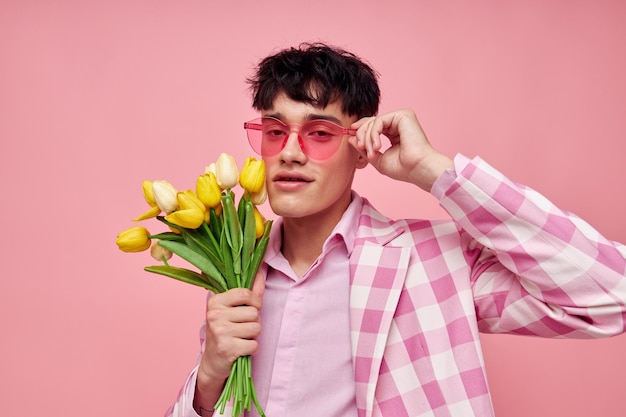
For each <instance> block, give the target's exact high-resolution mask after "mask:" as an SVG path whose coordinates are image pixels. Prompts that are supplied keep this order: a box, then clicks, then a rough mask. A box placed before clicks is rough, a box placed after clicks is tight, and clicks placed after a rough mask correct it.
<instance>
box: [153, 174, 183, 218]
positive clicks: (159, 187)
mask: <svg viewBox="0 0 626 417" xmlns="http://www.w3.org/2000/svg"><path fill="white" fill-rule="evenodd" d="M152 193H153V195H154V200H155V202H156V204H157V206H158V207H159V208H160V209H161V211H164V212H166V213H168V214H169V213H171V212H173V211H174V210H176V208H177V207H178V199H177V197H176V194H177V193H178V191H177V190H176V188H174V186H173V185H172V184H170V183H169V182H167V181H165V180H157V181H154V182H153V183H152Z"/></svg>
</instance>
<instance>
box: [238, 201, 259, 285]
mask: <svg viewBox="0 0 626 417" xmlns="http://www.w3.org/2000/svg"><path fill="white" fill-rule="evenodd" d="M242 200H243V198H242ZM240 210H242V211H243V212H244V217H243V219H244V223H243V226H244V227H243V247H242V249H241V269H242V271H243V273H242V275H243V277H244V278H243V282H244V286H245V283H247V282H248V280H249V279H250V271H249V267H250V260H251V258H252V253H253V252H254V246H255V243H256V220H255V218H254V205H253V204H252V203H251V202H249V201H246V202H244V204H243V206H242V207H240Z"/></svg>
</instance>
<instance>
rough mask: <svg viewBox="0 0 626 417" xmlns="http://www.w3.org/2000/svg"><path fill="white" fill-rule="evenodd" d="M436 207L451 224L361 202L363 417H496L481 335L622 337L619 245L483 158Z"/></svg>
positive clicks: (359, 371)
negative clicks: (392, 214)
mask: <svg viewBox="0 0 626 417" xmlns="http://www.w3.org/2000/svg"><path fill="white" fill-rule="evenodd" d="M441 205H442V206H443V207H444V208H445V209H446V210H447V211H448V213H449V214H450V215H451V217H452V218H453V221H449V220H448V221H438V222H433V221H425V220H401V221H392V220H390V219H388V218H386V217H384V216H383V215H381V214H380V213H379V212H377V211H376V210H375V209H374V208H373V207H372V206H371V205H370V204H369V203H367V201H365V202H364V207H363V211H362V214H361V217H360V221H359V228H358V231H357V241H356V244H355V248H354V250H353V252H352V255H351V258H350V265H351V283H352V286H351V297H350V309H351V310H350V311H351V331H352V353H353V358H354V367H355V374H356V397H357V406H358V411H359V416H360V417H361V416H363V417H370V416H393V417H402V416H411V417H415V416H437V417H448V416H459V417H461V416H462V417H467V416H481V417H484V416H492V415H493V409H492V405H491V400H490V397H489V389H488V386H487V380H486V374H485V368H484V363H483V358H482V353H481V347H480V340H479V335H478V333H479V331H483V332H489V333H512V334H522V335H539V336H544V337H577V338H585V337H602V336H610V335H616V334H619V333H622V332H624V331H625V322H626V312H625V311H626V308H625V302H626V259H625V258H626V247H624V246H623V245H621V244H619V243H615V242H611V241H608V240H607V239H605V238H603V237H602V236H600V234H599V233H598V232H597V231H595V230H594V229H593V228H591V227H590V226H589V225H588V224H586V223H585V222H583V221H582V220H581V219H579V218H577V217H575V216H573V215H571V214H568V213H565V212H563V211H561V210H559V209H557V208H556V207H555V206H554V205H552V204H551V203H550V202H549V201H547V200H546V199H545V198H543V197H542V196H540V195H539V194H537V193H536V192H535V191H533V190H530V189H528V188H526V187H523V186H519V185H516V184H514V183H512V182H511V181H509V180H508V179H506V178H505V177H504V176H503V175H502V174H500V173H499V172H498V171H496V170H495V169H493V168H492V167H490V166H489V165H487V164H486V163H485V162H483V161H482V160H480V159H478V158H477V159H474V160H473V161H471V162H468V163H467V165H465V167H464V168H463V169H462V170H461V172H459V175H458V176H457V177H456V178H455V180H454V182H453V183H452V185H451V186H450V187H449V188H448V189H447V190H446V192H445V194H444V196H443V197H442V199H441Z"/></svg>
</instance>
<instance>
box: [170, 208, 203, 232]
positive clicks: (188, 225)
mask: <svg viewBox="0 0 626 417" xmlns="http://www.w3.org/2000/svg"><path fill="white" fill-rule="evenodd" d="M165 220H167V221H168V222H170V223H173V224H175V225H177V226H180V227H184V228H185V229H197V228H198V227H200V226H201V225H202V223H203V222H204V211H202V210H198V209H194V208H191V209H187V210H178V211H175V212H173V213H171V214H168V215H167V216H165Z"/></svg>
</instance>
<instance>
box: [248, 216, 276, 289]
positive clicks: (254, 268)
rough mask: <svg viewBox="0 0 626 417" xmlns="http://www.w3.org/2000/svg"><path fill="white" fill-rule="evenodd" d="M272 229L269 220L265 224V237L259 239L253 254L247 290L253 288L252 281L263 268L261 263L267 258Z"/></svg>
mask: <svg viewBox="0 0 626 417" xmlns="http://www.w3.org/2000/svg"><path fill="white" fill-rule="evenodd" d="M271 229H272V221H271V220H267V221H266V222H265V229H264V230H263V235H262V236H261V237H260V238H259V241H258V242H257V245H256V248H255V249H254V253H253V254H252V259H251V260H250V267H249V268H248V271H249V275H247V277H246V283H245V284H246V288H252V281H253V280H254V277H255V275H256V273H257V272H258V271H259V267H260V266H261V262H263V258H264V257H265V252H266V250H267V246H268V244H269V240H270V231H271Z"/></svg>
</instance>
